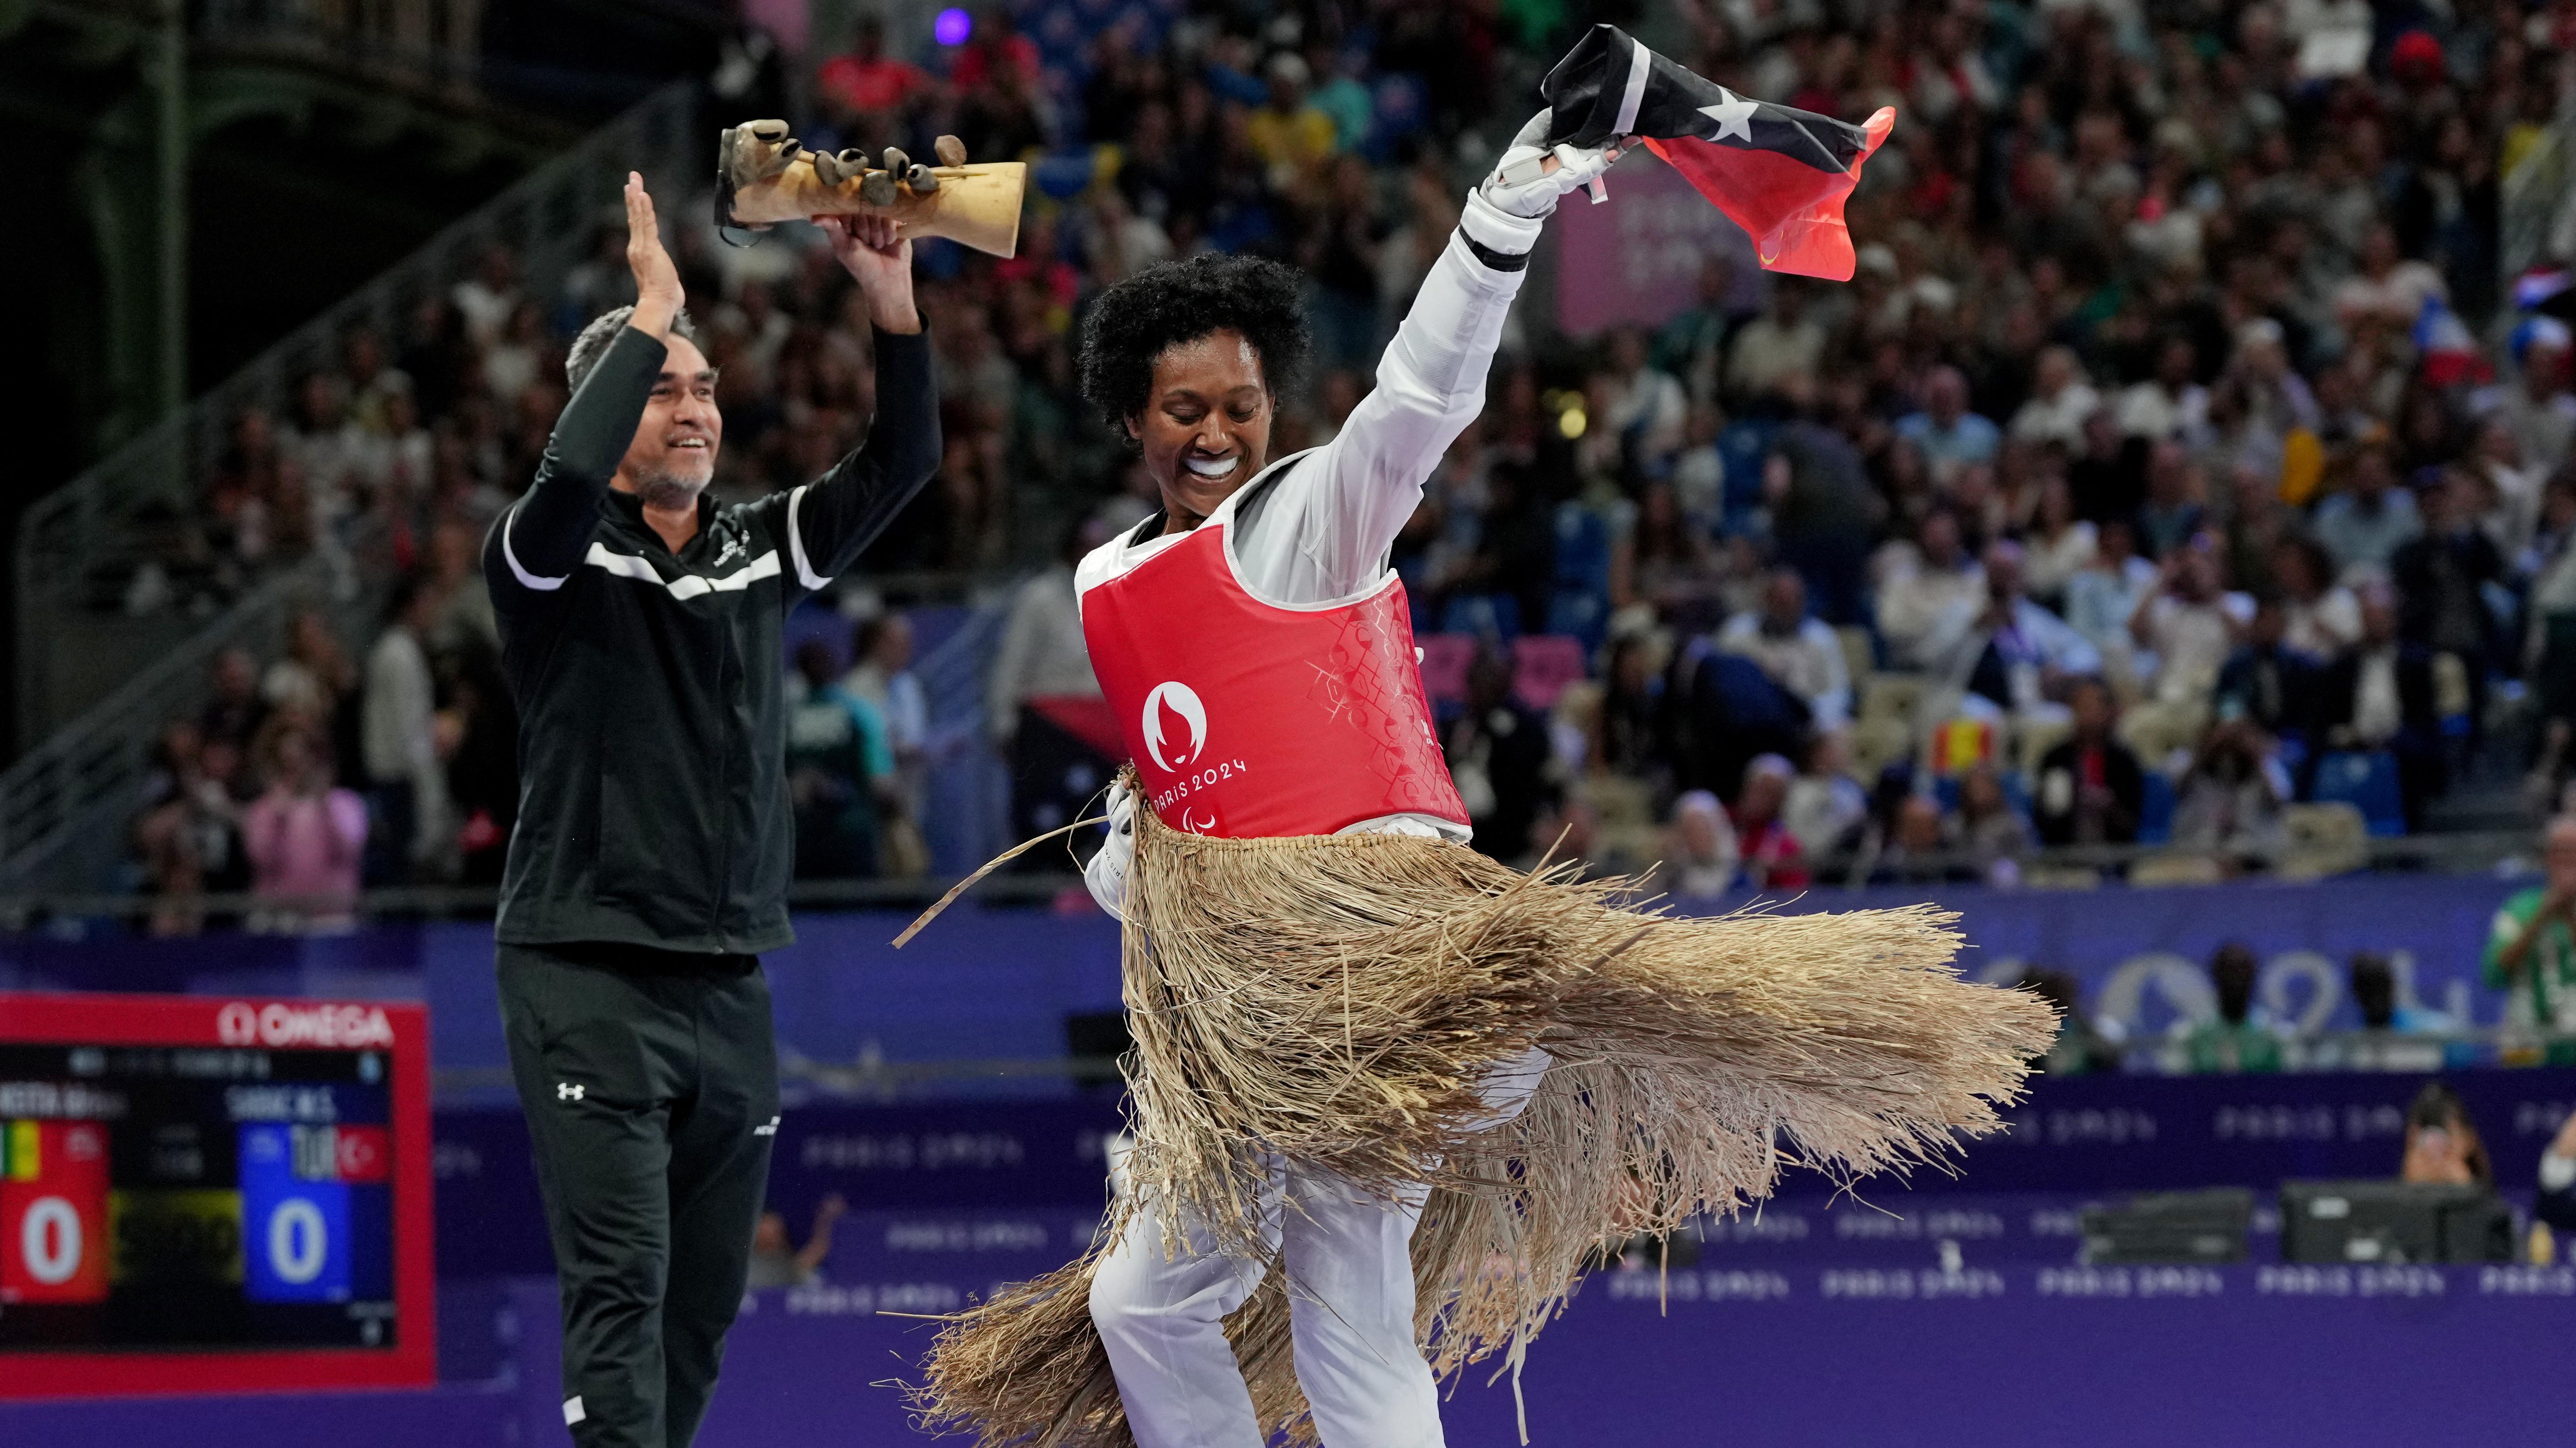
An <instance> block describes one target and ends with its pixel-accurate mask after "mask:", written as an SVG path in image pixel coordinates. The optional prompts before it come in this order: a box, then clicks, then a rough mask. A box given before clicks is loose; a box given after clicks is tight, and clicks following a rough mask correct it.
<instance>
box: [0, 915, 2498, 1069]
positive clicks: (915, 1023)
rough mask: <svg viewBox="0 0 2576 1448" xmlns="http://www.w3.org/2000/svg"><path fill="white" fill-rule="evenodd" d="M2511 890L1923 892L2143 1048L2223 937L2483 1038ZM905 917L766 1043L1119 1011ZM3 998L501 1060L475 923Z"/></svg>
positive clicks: (1015, 1036) (800, 996)
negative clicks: (201, 998) (412, 1006)
mask: <svg viewBox="0 0 2576 1448" xmlns="http://www.w3.org/2000/svg"><path fill="white" fill-rule="evenodd" d="M2513 888H2514V887H2513V886H2512V885H2509V884H2507V883H2504V882H2499V881H2496V880H2492V879H2486V878H2482V877H2475V876H2430V875H2427V876H2404V875H2398V876H2384V875H2383V876H2363V877H2356V878H2352V879H2346V880H2335V881H2328V882H2325V883H2321V884H2314V885H2274V884H2239V885H2222V886H2204V887H2190V888H2176V889H2157V890H2128V889H2110V890H2096V891H2085V892H2050V891H1999V890H1987V889H1981V888H1967V887H1962V888H1950V889H1943V890H1941V891H1939V892H1938V899H1939V900H1940V902H1941V903H1943V904H1945V905H1947V906H1949V907H1950V908H1952V909H1955V910H1957V911H1959V912H1960V914H1961V916H1962V918H1963V922H1964V928H1965V930H1966V932H1967V936H1968V940H1969V944H1970V949H1969V951H1968V952H1967V953H1966V954H1965V955H1964V956H1963V957H1962V958H1961V965H1962V968H1963V969H1965V970H1966V971H1968V972H1969V973H1970V974H1972V975H1976V976H1979V977H1982V978H1986V979H2010V978H2012V977H2013V976H2015V975H2017V974H2018V973H2019V972H2020V970H2021V968H2022V966H2023V965H2024V964H2025V963H2031V964H2042V965H2049V966H2056V967H2061V968H2064V969H2068V970H2071V971H2073V972H2075V974H2076V975H2077V976H2078V978H2079V979H2081V980H2082V982H2083V983H2084V995H2085V1000H2086V1002H2087V1004H2088V1006H2089V1007H2090V1008H2091V1009H2093V1010H2094V1012H2095V1013H2096V1014H2097V1015H2101V1016H2108V1017H2111V1018H2113V1019H2117V1020H2119V1021H2122V1022H2124V1023H2125V1024H2127V1025H2128V1027H2129V1028H2130V1030H2131V1033H2132V1034H2133V1035H2151V1034H2154V1033H2157V1032H2160V1031H2162V1030H2163V1029H2164V1028H2165V1027H2166V1026H2168V1025H2169V1024H2171V1023H2172V1022H2173V1021H2174V1020H2175V1019H2176V1017H2177V1016H2178V1015H2185V1014H2189V1013H2191V1012H2192V1011H2194V1010H2196V1009H2200V1008H2202V1007H2203V1006H2204V1004H2205V1002H2206V998H2207V994H2208V991H2207V975H2206V971H2205V969H2204V967H2205V965H2206V962H2207V961H2208V959H2209V956H2210V954H2211V952H2213V951H2214V950H2216V949H2217V947H2218V946H2219V945H2220V944H2221V943H2222V942H2224V941H2228V940H2242V941H2244V942H2246V943H2247V944H2248V945H2251V946H2252V947H2253V948H2254V949H2255V951H2256V952H2257V953H2258V954H2259V955H2260V956H2262V957H2263V959H2264V961H2265V967H2264V975H2263V984H2262V990H2263V998H2264V1000H2265V1002H2266V1004H2267V1007H2268V1008H2269V1009H2270V1010H2271V1012H2272V1014H2273V1015H2274V1016H2275V1017H2276V1018H2278V1019H2281V1020H2284V1021H2293V1022H2299V1023H2303V1024H2309V1025H2319V1024H2325V1025H2346V1026H2350V1025H2358V1024H2359V1022H2358V1018H2357V1017H2356V1016H2355V1015H2354V1013H2353V1010H2352V1006H2351V1004H2350V1002H2349V1001H2348V1000H2346V999H2345V997H2344V991H2343V985H2342V981H2343V974H2344V967H2345V964H2346V962H2347V961H2348V959H2349V957H2350V955H2351V953H2352V952H2353V951H2356V950H2363V949H2368V950H2377V951H2383V952H2389V953H2392V954H2394V955H2396V956H2397V957H2398V965H2399V967H2400V975H2401V980H2403V981H2407V982H2411V984H2410V985H2408V986H2407V987H2405V988H2407V989H2410V990H2411V992H2412V994H2413V996H2414V997H2415V998H2416V999H2417V1000H2418V1001H2420V1003H2422V1004H2425V1005H2430V1006H2434V1007H2437V1008H2441V1009H2445V1010H2450V1011H2453V1012H2454V1013H2456V1014H2460V1015H2462V1016H2464V1017H2465V1018H2466V1019H2467V1021H2468V1023H2470V1024H2476V1025H2493V1024H2495V1023H2496V1021H2497V1020H2498V1019H2499V1018H2500V1016H2501V1014H2502V1009H2503V1001H2502V997H2501V996H2500V995H2498V994H2497V993H2496V992H2493V991H2489V990H2487V989H2486V988H2485V987H2484V986H2483V985H2481V984H2479V983H2478V981H2477V968H2478V951H2479V949H2480V947H2481V946H2482V945H2483V944H2484V942H2485V939H2486V931H2487V925H2488V922H2489V921H2490V919H2492V917H2493V915H2494V913H2495V909H2496V906H2497V905H2498V904H2499V903H2500V902H2501V901H2502V900H2503V899H2504V897H2505V896H2506V895H2507V894H2508V893H2510V892H2511V890H2512V889H2513ZM1926 893H1927V892H1926V891H1924V890H1922V889H1920V888H1898V889H1881V890H1868V891H1816V892H1812V893H1810V894H1807V895H1805V896H1803V897H1800V898H1798V899H1795V900H1790V901H1786V902H1783V903H1781V904H1780V905H1779V906H1778V907H1777V908H1780V909H1783V910H1788V911H1811V910H1829V909H1830V910H1842V909H1851V908H1855V907H1857V906H1864V905H1893V904H1904V903H1910V902H1913V901H1916V900H1920V899H1923V898H1925V895H1926ZM909 918H910V917H909V915H908V914H900V913H896V912H891V911H861V912H853V913H848V914H833V915H804V916H800V917H799V918H798V921H797V930H798V932H799V935H800V936H801V939H800V940H799V942H798V943H797V944H796V945H794V946H791V947H789V948H788V949H786V950H782V951H778V952H776V953H774V954H773V955H771V956H770V957H769V959H768V967H769V971H770V977H771V984H772V990H773V994H774V996H775V998H776V1001H777V1011H778V1029H779V1041H780V1045H781V1047H782V1049H783V1050H785V1051H787V1052H789V1053H792V1054H793V1055H797V1056H802V1057H805V1058H808V1059H811V1060H817V1061H827V1062H846V1061H850V1060H854V1059H859V1058H863V1057H868V1056H871V1055H873V1056H877V1057H882V1058H883V1059H885V1060H888V1061H895V1062H905V1061H940V1060H990V1059H1013V1058H1016V1059H1026V1058H1032V1057H1054V1056H1060V1055H1062V1054H1064V1052H1065V1037H1064V1026H1063V1022H1064V1017H1065V1015H1066V1014H1067V1013H1068V1012H1075V1011H1103V1010H1114V1009H1116V1008H1117V1004H1118V964H1117V954H1118V935H1117V929H1116V927H1115V925H1114V924H1113V923H1112V922H1111V921H1110V920H1109V919H1108V918H1107V917H1106V916H1103V915H1101V914H1099V913H1097V912H1095V911H1090V910H1088V909H1087V908H1086V909H1085V910H1084V912H1083V913H1080V914H1071V915H1059V914H1052V913H1049V912H1048V911H1045V910H1042V909H1029V908H996V909H989V910H987V909H982V908H979V907H977V906H976V905H975V904H974V903H973V902H972V900H971V899H970V900H969V901H967V902H965V903H961V904H960V905H958V906H956V907H953V908H952V909H950V910H949V912H948V913H947V914H946V915H944V916H942V917H941V918H940V919H939V920H938V921H937V922H936V923H935V924H933V925H932V926H931V927H930V928H929V929H928V930H926V931H924V932H923V933H922V935H921V936H920V937H919V938H918V939H916V940H915V941H914V942H913V943H912V944H911V945H910V946H908V947H906V948H905V949H903V950H901V951H896V950H894V949H893V948H892V947H891V945H890V943H889V942H891V941H892V939H893V937H894V936H895V934H896V933H897V932H898V931H900V930H901V929H902V928H903V926H904V925H905V924H906V923H908V921H909ZM0 989H60V990H107V989H113V990H146V991H193V992H202V993H211V994H225V993H234V992H245V993H246V992H266V993H301V994H307V995H316V996H343V997H373V998H401V999H416V998H423V997H425V998H426V999H427V1000H428V1002H429V1005H430V1012H431V1021H432V1028H433V1029H432V1034H433V1039H434V1050H435V1051H436V1060H437V1064H438V1065H439V1066H440V1067H442V1068H460V1067H462V1068H473V1067H480V1068H485V1069H486V1070H487V1071H488V1070H490V1069H493V1068H498V1067H500V1066H501V1065H503V1064H504V1058H503V1054H502V1041H501V1031H500V1020H499V1009H498V1005H497V1003H496V998H495V996H494V993H493V987H492V942H491V927H490V926H489V925H486V924H480V923H434V924H423V925H414V926H398V925H383V926H376V927H372V928H369V929H367V930H364V931H360V932H357V933H354V934H350V935H343V936H336V937H325V938H292V937H276V936H244V935H206V936H200V937H195V938H191V939H183V940H149V939H142V938H137V937H133V936H128V935H122V934H93V935H91V936H89V937H87V938H81V939H63V938H57V937H54V936H49V935H18V936H10V937H5V938H0Z"/></svg>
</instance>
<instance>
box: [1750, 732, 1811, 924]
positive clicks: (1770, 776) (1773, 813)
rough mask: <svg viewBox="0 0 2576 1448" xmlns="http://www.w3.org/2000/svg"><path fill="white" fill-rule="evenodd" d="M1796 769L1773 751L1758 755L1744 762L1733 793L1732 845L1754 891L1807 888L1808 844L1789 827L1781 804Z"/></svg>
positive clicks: (1785, 797)
mask: <svg viewBox="0 0 2576 1448" xmlns="http://www.w3.org/2000/svg"><path fill="white" fill-rule="evenodd" d="M1797 773H1798V772H1797V770H1796V769H1795V768H1794V767H1792V766H1791V765H1790V763H1789V761H1788V760H1786V759H1783V758H1781V757H1780V756H1779V755H1777V754H1764V755H1759V756H1757V757H1756V758H1755V759H1754V760H1753V762H1752V763H1750V764H1747V765H1746V766H1744V788H1743V790H1742V791H1741V792H1740V793H1738V794H1737V795H1736V797H1735V809H1734V811H1733V816H1732V817H1733V819H1734V823H1735V842H1736V848H1737V849H1738V850H1739V851H1740V852H1741V853H1742V855H1743V857H1744V876H1745V879H1746V881H1747V882H1748V883H1749V884H1751V885H1752V886H1753V888H1754V889H1756V890H1803V889H1805V888H1807V881H1808V874H1807V861H1806V858H1805V855H1806V849H1805V846H1804V845H1802V844H1801V843H1800V842H1799V840H1798V837H1797V836H1796V835H1794V834H1791V833H1790V832H1789V826H1788V823H1787V821H1786V820H1784V819H1783V818H1782V817H1781V808H1782V807H1783V806H1784V805H1786V804H1787V803H1788V802H1789V783H1790V781H1791V780H1793V779H1795V778H1796V777H1797Z"/></svg>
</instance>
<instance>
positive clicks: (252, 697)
mask: <svg viewBox="0 0 2576 1448" xmlns="http://www.w3.org/2000/svg"><path fill="white" fill-rule="evenodd" d="M207 694H208V695H209V697H208V698H207V700H206V707H205V708H203V709H201V710H199V711H198V713H197V736H198V738H199V739H200V740H202V741H203V742H204V743H206V744H220V745H223V746H225V747H227V748H229V749H230V750H232V752H233V757H234V758H235V759H236V760H240V759H247V758H248V757H249V755H250V745H251V741H252V740H253V739H255V738H257V737H258V736H259V726H260V725H261V723H262V722H264V721H265V720H266V719H267V718H268V702H267V701H266V700H264V699H262V698H261V697H260V693H259V661H258V660H257V659H255V658H252V657H251V652H250V650H248V649H243V648H230V649H225V650H223V651H222V652H221V653H218V654H216V655H215V668H214V674H213V677H212V679H211V680H210V682H209V687H208V689H207Z"/></svg>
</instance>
